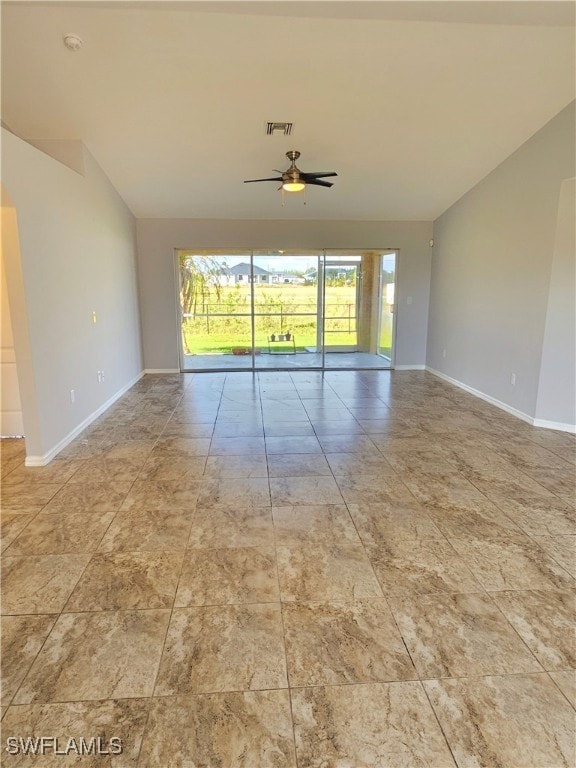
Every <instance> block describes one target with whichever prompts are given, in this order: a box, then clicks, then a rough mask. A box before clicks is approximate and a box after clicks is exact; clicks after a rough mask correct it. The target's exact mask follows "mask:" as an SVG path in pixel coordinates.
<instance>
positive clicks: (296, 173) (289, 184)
mask: <svg viewBox="0 0 576 768" xmlns="http://www.w3.org/2000/svg"><path fill="white" fill-rule="evenodd" d="M286 157H287V158H288V160H290V161H291V165H290V168H288V170H286V171H279V170H277V169H276V168H275V169H274V170H275V171H276V173H279V174H280V176H272V177H270V178H268V179H247V180H246V181H245V182H244V184H253V183H254V182H257V181H281V182H282V184H281V185H280V186H279V187H278V189H283V190H284V191H285V192H300V191H301V190H303V189H304V188H305V187H306V186H307V185H308V184H310V185H313V186H315V187H331V186H332V182H331V181H321V179H324V178H326V177H327V176H338V174H337V173H336V172H335V171H308V172H304V171H301V170H300V169H299V168H297V167H296V160H298V158H299V157H300V152H298V150H296V149H291V150H290V151H289V152H286Z"/></svg>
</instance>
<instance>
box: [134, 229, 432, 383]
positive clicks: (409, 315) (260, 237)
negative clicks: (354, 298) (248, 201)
mask: <svg viewBox="0 0 576 768" xmlns="http://www.w3.org/2000/svg"><path fill="white" fill-rule="evenodd" d="M137 234H138V274H139V285H140V306H141V312H142V332H143V346H144V365H145V368H146V369H148V370H167V369H176V368H178V366H179V361H178V308H177V290H176V282H175V280H176V276H175V268H174V249H175V248H184V249H186V248H198V249H210V248H214V249H223V248H230V249H232V248H241V249H267V248H269V249H289V248H294V249H310V250H312V249H322V248H328V249H330V248H351V249H354V248H356V249H362V250H369V249H372V248H373V249H377V248H390V249H392V248H398V249H399V265H398V292H397V306H398V314H397V317H396V323H397V334H396V364H397V365H398V366H415V367H416V366H423V365H424V363H425V359H426V332H427V318H428V294H429V284H430V261H431V253H430V247H429V241H430V238H431V237H432V224H431V222H426V221H400V222H393V221H388V222H386V221H382V222H378V221H278V220H262V221H247V220H220V219H139V220H138V221H137Z"/></svg>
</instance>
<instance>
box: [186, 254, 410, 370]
mask: <svg viewBox="0 0 576 768" xmlns="http://www.w3.org/2000/svg"><path fill="white" fill-rule="evenodd" d="M396 260H397V251H395V250H370V251H368V250H355V251H352V250H350V251H344V250H338V251H336V250H330V251H328V250H322V251H296V250H290V251H288V250H286V251H274V250H267V251H242V250H227V251H213V250H210V251H207V250H177V251H176V269H177V276H178V281H177V282H178V299H179V301H178V306H179V320H180V323H179V328H180V351H181V356H180V360H181V363H180V368H181V370H182V371H185V372H189V371H190V372H194V371H227V370H231V371H241V370H292V369H304V370H310V369H312V370H314V369H318V370H325V369H357V368H376V369H380V368H391V367H392V365H393V347H394V343H393V340H394V331H395V328H394V311H393V310H394V294H395V292H394V283H395V274H396Z"/></svg>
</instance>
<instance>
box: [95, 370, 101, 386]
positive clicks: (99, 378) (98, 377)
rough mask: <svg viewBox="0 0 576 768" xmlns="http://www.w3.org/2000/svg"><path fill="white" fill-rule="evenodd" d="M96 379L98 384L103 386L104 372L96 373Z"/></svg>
mask: <svg viewBox="0 0 576 768" xmlns="http://www.w3.org/2000/svg"><path fill="white" fill-rule="evenodd" d="M96 378H97V379H98V384H102V371H96Z"/></svg>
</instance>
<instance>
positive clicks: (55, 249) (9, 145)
mask: <svg viewBox="0 0 576 768" xmlns="http://www.w3.org/2000/svg"><path fill="white" fill-rule="evenodd" d="M84 167H85V173H84V175H82V174H79V173H77V172H75V171H73V170H71V169H70V168H68V167H66V166H65V165H62V164H61V163H60V162H58V161H56V160H54V159H53V158H51V157H49V156H48V155H46V154H44V153H43V152H40V151H39V150H38V149H36V148H35V147H32V146H31V145H30V144H28V143H26V142H24V141H22V140H20V139H19V138H17V137H16V136H14V135H13V134H11V133H9V132H8V131H5V130H3V131H2V175H3V184H4V185H5V187H6V190H7V192H8V193H9V195H10V197H11V202H12V203H13V207H12V208H10V209H8V210H9V211H11V214H12V215H13V217H15V220H17V232H16V235H17V237H18V238H19V247H18V246H17V245H16V246H14V247H11V249H10V252H11V258H10V259H9V260H8V259H7V261H6V269H7V283H8V290H9V293H10V304H11V308H12V309H13V311H12V322H13V325H14V336H15V347H16V355H17V359H18V372H19V375H20V378H21V379H23V381H21V386H20V389H21V394H22V406H23V411H24V426H25V436H26V447H27V453H28V459H29V460H30V462H37V463H42V462H43V461H44V460H45V459H47V458H50V457H51V456H52V455H54V452H55V451H57V450H58V449H59V448H60V447H62V445H63V444H65V442H66V440H67V439H68V438H69V436H70V435H71V434H73V433H74V431H75V430H77V429H78V428H79V427H80V426H81V425H83V424H85V423H86V421H87V420H89V419H90V418H91V417H92V416H93V414H95V413H96V412H97V411H98V410H99V409H100V408H102V407H104V406H105V405H106V404H107V403H109V402H110V401H111V400H113V399H114V397H116V396H117V395H118V393H120V392H122V391H123V389H124V388H125V387H126V386H128V385H129V384H130V383H131V382H133V381H134V380H136V379H137V378H138V377H139V376H140V375H141V372H142V354H141V341H140V324H139V312H138V294H137V280H136V260H135V223H134V218H133V216H132V214H131V213H130V211H129V210H128V208H127V207H126V205H125V204H124V203H123V201H122V200H121V198H120V197H119V195H118V194H117V192H116V191H115V189H114V187H113V186H112V185H111V183H110V182H109V180H108V179H107V177H106V176H105V175H104V173H103V172H102V170H101V169H100V167H99V166H98V165H97V163H96V162H95V160H94V159H93V158H92V156H91V155H90V154H89V153H86V154H85V163H84ZM3 214H4V210H3ZM18 251H19V252H18ZM15 307H17V308H18V312H15V311H14V308H15ZM93 312H96V317H97V323H93V322H92V313H93ZM21 361H22V365H21ZM98 370H103V371H104V372H105V379H104V381H103V382H102V383H98V379H97V371H98ZM71 389H74V391H75V402H74V403H72V402H71V398H70V390H71Z"/></svg>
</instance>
